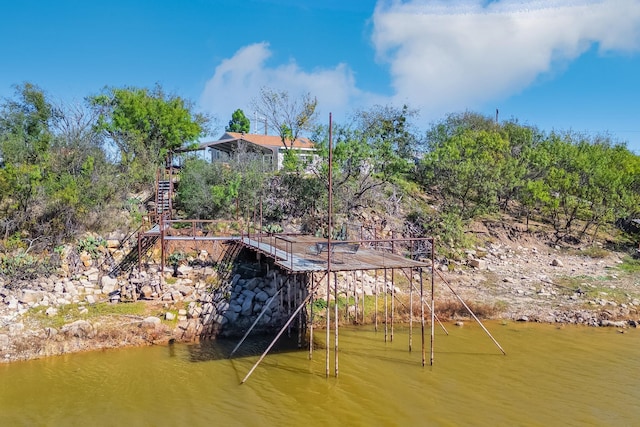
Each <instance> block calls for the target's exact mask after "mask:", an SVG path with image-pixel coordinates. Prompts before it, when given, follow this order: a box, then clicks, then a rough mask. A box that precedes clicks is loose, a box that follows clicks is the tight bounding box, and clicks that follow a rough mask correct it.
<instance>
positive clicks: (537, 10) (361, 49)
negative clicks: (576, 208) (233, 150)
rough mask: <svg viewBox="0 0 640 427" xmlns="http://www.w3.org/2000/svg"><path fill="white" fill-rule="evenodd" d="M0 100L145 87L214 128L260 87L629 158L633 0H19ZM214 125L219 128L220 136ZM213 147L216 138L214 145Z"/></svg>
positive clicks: (637, 62) (638, 56) (636, 15)
mask: <svg viewBox="0 0 640 427" xmlns="http://www.w3.org/2000/svg"><path fill="white" fill-rule="evenodd" d="M0 10H1V12H0V40H2V43H0V97H9V96H12V95H13V88H12V86H13V85H15V84H19V83H22V82H25V81H28V82H31V83H35V84H37V85H39V86H40V87H41V88H42V89H44V90H45V91H46V92H47V93H48V94H49V95H50V96H51V97H53V98H54V99H56V100H59V101H60V102H66V103H74V102H81V101H82V99H83V98H84V97H85V96H87V95H92V94H96V93H98V92H99V91H100V90H101V89H102V88H103V87H105V86H117V87H122V86H136V87H152V86H153V85H155V84H156V83H159V84H161V85H162V87H163V88H164V89H165V90H166V91H168V92H170V93H173V94H176V95H179V96H182V97H184V98H187V99H190V100H191V101H193V102H194V103H195V105H196V108H197V109H199V110H201V111H206V112H209V113H211V114H213V115H214V116H216V117H218V119H219V121H220V124H221V126H224V124H225V123H226V122H228V120H229V119H230V118H231V113H232V112H233V111H234V110H235V109H236V108H242V109H243V110H244V111H245V113H246V114H247V115H248V116H249V117H250V118H252V115H253V113H252V109H251V101H252V99H254V98H255V97H256V96H257V95H258V93H259V90H260V88H261V87H264V86H267V87H270V88H273V89H276V90H287V91H288V92H289V93H290V94H292V95H296V94H300V93H306V92H310V93H311V94H312V95H314V96H317V98H318V101H319V109H320V119H321V120H325V121H328V113H329V112H330V111H331V112H332V113H333V117H334V121H338V122H345V121H347V120H348V117H349V115H350V113H351V112H353V111H354V109H357V108H367V107H371V106H373V105H374V104H381V105H386V104H390V105H396V106H401V105H402V104H404V103H407V104H408V105H410V106H411V107H413V108H416V109H418V110H419V111H420V117H419V118H418V119H417V120H416V125H417V126H418V127H419V128H422V129H426V128H428V126H429V125H430V124H431V123H433V122H435V121H438V120H441V119H442V118H444V117H445V115H446V114H447V113H451V112H459V111H464V110H471V111H476V112H479V113H482V114H485V115H489V116H493V114H495V110H496V108H498V109H499V111H500V119H509V118H516V119H518V120H519V121H520V122H521V123H525V124H531V125H536V126H538V127H539V128H541V129H543V130H546V131H550V130H552V129H556V130H574V131H577V132H585V133H588V134H590V135H596V134H601V133H608V134H610V135H611V136H612V137H613V138H614V139H615V140H619V141H626V142H627V145H628V147H629V148H630V149H632V150H633V151H635V152H636V153H640V78H639V77H638V76H640V1H638V0H599V1H587V0H545V1H539V0H537V1H534V0H530V1H526V0H522V1H505V0H498V1H487V0H459V1H455V0H453V1H444V0H441V1H427V0H407V1H395V0H378V1H374V0H342V1H339V0H322V1H317V0H244V1H237V0H184V1H181V2H176V1H162V0H155V1H152V0H139V1H136V0H111V1H109V2H98V1H85V0H73V1H72V0H57V1H44V0H23V1H11V2H9V1H7V2H4V4H3V5H2V8H1V9H0ZM220 130H222V129H220ZM216 136H217V135H216Z"/></svg>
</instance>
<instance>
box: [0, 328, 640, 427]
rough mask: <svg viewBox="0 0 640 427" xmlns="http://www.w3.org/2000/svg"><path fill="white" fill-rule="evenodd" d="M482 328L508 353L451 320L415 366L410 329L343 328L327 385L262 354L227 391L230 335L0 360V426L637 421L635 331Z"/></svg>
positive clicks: (236, 370) (301, 362)
mask: <svg viewBox="0 0 640 427" xmlns="http://www.w3.org/2000/svg"><path fill="white" fill-rule="evenodd" d="M488 327H489V329H490V331H491V332H492V333H493V334H494V336H495V337H496V339H497V340H498V341H499V342H500V344H501V345H502V347H503V348H504V349H505V350H506V352H507V356H503V355H502V354H501V353H500V352H499V350H498V349H497V348H496V347H495V346H494V344H493V343H492V342H491V341H490V340H489V338H488V337H487V336H486V335H484V333H483V332H482V330H481V329H480V328H479V327H478V326H476V325H471V324H468V325H465V326H464V327H462V328H459V327H455V326H452V325H449V326H448V329H449V332H450V335H449V336H445V335H444V333H443V332H442V330H437V332H436V346H435V349H436V352H435V364H434V366H433V367H429V366H428V367H425V368H422V367H421V366H420V350H419V349H420V337H419V336H418V335H417V334H415V335H414V351H413V352H412V353H409V352H408V351H407V346H408V344H407V343H408V336H407V333H406V332H407V331H406V329H405V330H400V331H398V330H396V334H395V336H394V342H393V343H386V344H385V343H384V339H383V338H384V335H383V334H382V333H381V332H378V333H377V334H376V333H375V332H373V331H372V328H371V327H361V328H349V329H347V328H344V329H341V330H340V332H341V333H340V348H341V353H340V364H339V367H340V376H339V378H338V379H336V378H333V377H331V378H328V379H327V378H325V353H324V350H323V349H317V350H316V352H315V353H314V359H313V360H312V361H309V360H308V352H307V351H288V352H282V353H279V354H274V355H269V356H267V358H266V359H265V361H264V362H263V364H262V365H260V366H259V367H258V369H257V370H256V371H255V372H254V374H253V376H251V378H249V380H248V382H247V383H246V384H244V385H239V383H240V381H241V380H242V378H243V377H244V376H245V375H246V373H247V372H248V371H249V369H250V368H251V366H252V365H253V363H254V362H255V361H256V360H257V356H247V357H241V358H237V359H233V360H227V359H224V358H221V357H222V356H223V355H224V354H227V353H228V351H229V345H231V346H233V345H234V344H235V342H234V343H219V344H216V345H215V346H212V345H202V346H200V345H198V346H187V345H175V346H172V347H149V348H137V349H127V350H115V351H106V352H99V353H88V354H80V355H70V356H63V357H55V358H50V359H46V360H38V361H31V362H25V363H15V364H10V365H0V426H15V425H46V426H49V425H51V426H67V425H78V426H86V425H92V426H93V425H110V426H111V425H112V426H164V425H191V426H200V425H202V426H229V425H243V426H271V425H273V426H288V425H295V426H299V425H308V426H315V425H348V426H359V425H363V426H370V425H380V426H394V425H398V426H417V425H443V426H465V425H473V426H477V425H482V426H485V425H486V426H516V425H518V426H522V425H536V426H537V425H539V426H552V425H553V426H559V425H563V426H564V425H577V426H580V425H589V426H591V425H603V426H631V425H640V331H638V330H635V329H632V330H628V331H627V332H626V333H624V334H621V333H618V332H617V331H616V330H615V329H612V328H607V329H604V328H601V329H598V328H586V327H570V326H565V327H562V328H556V327H554V326H550V325H535V324H516V323H509V324H507V325H500V324H497V323H493V324H491V323H489V324H488ZM317 338H318V343H319V344H321V345H322V344H323V343H324V333H322V332H320V333H319V334H317ZM427 342H428V337H427ZM427 345H428V344H427ZM265 346H266V344H265V343H263V342H262V343H260V342H253V343H251V345H250V347H254V350H255V349H258V348H264V347H265ZM427 351H428V348H427ZM331 361H332V365H331V372H332V373H333V353H332V354H331Z"/></svg>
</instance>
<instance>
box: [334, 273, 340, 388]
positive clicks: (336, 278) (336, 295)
mask: <svg viewBox="0 0 640 427" xmlns="http://www.w3.org/2000/svg"><path fill="white" fill-rule="evenodd" d="M333 283H334V285H333V292H334V294H335V299H336V304H335V311H336V312H335V322H336V331H335V346H334V347H333V354H334V355H335V375H336V378H338V323H339V322H338V273H336V272H335V271H334V272H333Z"/></svg>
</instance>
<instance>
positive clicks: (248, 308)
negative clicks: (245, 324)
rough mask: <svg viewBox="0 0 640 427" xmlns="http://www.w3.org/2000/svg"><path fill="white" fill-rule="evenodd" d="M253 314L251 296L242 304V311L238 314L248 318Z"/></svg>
mask: <svg viewBox="0 0 640 427" xmlns="http://www.w3.org/2000/svg"><path fill="white" fill-rule="evenodd" d="M252 312H253V295H251V296H250V297H246V298H245V300H244V302H243V303H242V310H241V311H240V313H241V314H242V315H243V316H249V315H250V314H251V313H252Z"/></svg>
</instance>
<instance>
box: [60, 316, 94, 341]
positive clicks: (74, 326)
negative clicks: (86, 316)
mask: <svg viewBox="0 0 640 427" xmlns="http://www.w3.org/2000/svg"><path fill="white" fill-rule="evenodd" d="M61 332H62V333H63V334H65V335H67V336H69V337H77V338H93V337H94V336H95V330H94V328H93V326H92V325H91V323H89V322H87V321H86V320H76V321H75V322H73V323H70V324H68V325H64V326H63V327H62V329H61Z"/></svg>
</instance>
